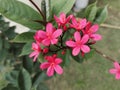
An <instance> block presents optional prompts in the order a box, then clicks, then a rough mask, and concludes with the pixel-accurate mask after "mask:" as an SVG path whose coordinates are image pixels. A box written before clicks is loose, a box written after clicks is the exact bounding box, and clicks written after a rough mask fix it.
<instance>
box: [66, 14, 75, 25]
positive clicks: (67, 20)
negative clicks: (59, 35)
mask: <svg viewBox="0 0 120 90" xmlns="http://www.w3.org/2000/svg"><path fill="white" fill-rule="evenodd" d="M72 17H73V15H69V16H68V17H67V19H66V21H65V24H66V23H68V22H69V21H70V19H71V18H72Z"/></svg>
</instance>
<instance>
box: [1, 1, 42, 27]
mask: <svg viewBox="0 0 120 90" xmlns="http://www.w3.org/2000/svg"><path fill="white" fill-rule="evenodd" d="M0 13H1V14H2V15H4V16H5V17H7V18H9V19H10V20H13V21H15V22H17V23H20V24H22V25H24V26H26V27H29V28H31V29H40V28H41V25H40V24H39V23H36V22H34V20H41V15H40V14H39V13H38V12H37V11H35V10H34V9H32V8H31V7H29V6H28V5H26V4H24V3H22V2H20V1H18V0H0Z"/></svg>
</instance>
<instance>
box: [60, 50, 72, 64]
mask: <svg viewBox="0 0 120 90" xmlns="http://www.w3.org/2000/svg"><path fill="white" fill-rule="evenodd" d="M62 52H63V51H62V50H61V51H59V52H58V57H59V58H61V59H62V60H63V62H62V66H68V65H69V64H70V51H69V50H66V51H64V52H65V54H64V55H63V54H62Z"/></svg>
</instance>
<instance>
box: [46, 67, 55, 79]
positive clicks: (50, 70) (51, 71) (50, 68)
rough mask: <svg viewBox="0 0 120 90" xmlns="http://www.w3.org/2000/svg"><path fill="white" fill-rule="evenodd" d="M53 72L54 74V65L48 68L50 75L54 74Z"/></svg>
mask: <svg viewBox="0 0 120 90" xmlns="http://www.w3.org/2000/svg"><path fill="white" fill-rule="evenodd" d="M53 74H54V68H53V67H52V66H50V67H49V68H48V69H47V75H48V76H49V77H50V76H53Z"/></svg>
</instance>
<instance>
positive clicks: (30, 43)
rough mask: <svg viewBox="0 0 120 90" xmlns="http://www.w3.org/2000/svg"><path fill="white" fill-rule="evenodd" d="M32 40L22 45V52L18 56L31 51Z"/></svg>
mask: <svg viewBox="0 0 120 90" xmlns="http://www.w3.org/2000/svg"><path fill="white" fill-rule="evenodd" d="M31 48H32V42H28V43H26V44H25V45H24V47H23V49H22V52H21V54H20V55H19V56H24V55H28V54H30V53H31V52H32V49H31Z"/></svg>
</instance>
